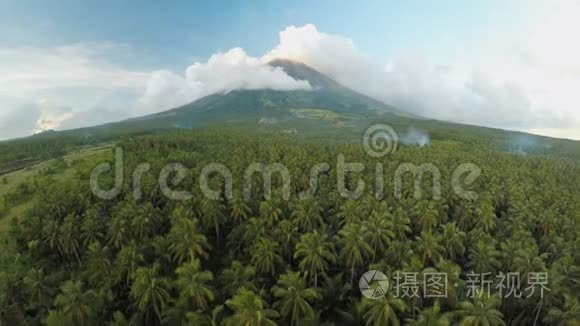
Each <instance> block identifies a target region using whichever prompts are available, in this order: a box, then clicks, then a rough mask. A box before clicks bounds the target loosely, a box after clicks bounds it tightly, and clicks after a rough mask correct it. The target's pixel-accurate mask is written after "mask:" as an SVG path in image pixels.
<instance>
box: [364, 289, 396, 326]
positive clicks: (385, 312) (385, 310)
mask: <svg viewBox="0 0 580 326" xmlns="http://www.w3.org/2000/svg"><path fill="white" fill-rule="evenodd" d="M361 309H362V311H363V312H364V315H363V320H364V322H365V325H368V326H382V325H399V323H400V322H399V316H397V314H399V315H401V314H403V313H405V312H406V311H407V309H408V307H407V304H406V303H405V301H403V300H402V299H398V298H395V297H393V294H392V293H391V292H387V293H386V295H385V296H384V297H382V298H377V299H367V298H363V300H362V302H361Z"/></svg>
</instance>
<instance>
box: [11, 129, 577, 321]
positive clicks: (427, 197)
mask: <svg viewBox="0 0 580 326" xmlns="http://www.w3.org/2000/svg"><path fill="white" fill-rule="evenodd" d="M418 126H419V127H420V126H421V125H418ZM278 128H279V126H276V128H274V127H272V128H271V129H270V128H269V127H261V128H260V129H256V128H254V129H255V130H254V131H253V132H250V131H248V130H246V129H243V128H241V129H240V130H239V131H224V130H215V129H214V130H200V131H179V132H169V133H163V134H156V135H149V136H140V137H130V138H125V139H123V140H122V141H120V142H119V143H118V144H117V147H118V148H122V150H123V161H124V179H123V188H122V191H121V192H120V194H119V195H118V196H116V197H114V198H113V199H110V200H105V199H100V198H98V197H97V196H95V195H94V194H93V192H92V191H91V189H90V185H89V179H90V174H91V171H92V169H93V168H94V167H95V166H96V165H97V164H99V163H101V162H103V161H104V160H108V161H109V162H111V163H113V162H112V158H113V153H114V150H108V151H109V154H108V159H105V158H104V157H102V156H96V157H95V158H94V159H93V160H92V162H91V164H83V165H80V166H79V168H78V169H77V170H76V172H75V176H74V178H58V177H56V176H55V175H52V176H51V175H49V174H48V173H46V172H44V173H41V175H40V176H38V177H35V178H34V181H29V182H24V183H22V184H23V185H25V186H22V189H24V188H26V187H32V188H29V189H33V190H32V192H28V193H29V195H27V196H28V197H26V200H27V201H30V203H31V204H30V206H29V207H27V209H26V210H25V212H23V213H21V214H18V215H17V216H16V217H14V218H13V219H12V221H11V227H10V232H9V234H5V235H4V237H6V238H5V239H8V240H7V241H6V243H7V244H6V246H10V247H9V248H10V252H11V255H10V256H9V257H3V259H2V265H3V266H2V268H1V272H0V322H1V324H7V325H24V324H42V323H45V324H47V325H104V324H111V325H128V324H130V323H132V324H135V325H142V324H148V325H161V324H163V325H185V324H189V325H275V324H279V325H298V324H299V325H317V324H327V325H345V324H348V325H360V324H367V325H396V324H412V325H426V324H429V325H431V324H434V325H449V324H455V323H460V324H462V325H505V324H513V325H532V324H534V323H535V324H547V325H565V324H572V325H574V324H578V323H579V322H580V306H579V303H578V293H580V269H579V268H578V266H580V237H579V234H580V228H579V227H578V223H579V222H580V213H579V212H580V187H579V186H578V185H579V184H580V162H579V161H578V160H575V159H574V155H578V152H577V151H576V150H577V147H574V146H576V145H573V144H574V143H573V142H570V143H567V142H564V141H562V142H554V143H552V144H553V145H552V147H550V151H556V150H559V149H562V148H567V149H569V150H568V151H563V152H564V153H565V155H562V156H563V157H557V156H547V155H544V153H539V154H537V153H536V154H535V153H534V152H530V153H528V154H527V155H520V154H513V153H510V152H509V151H507V150H506V151H504V150H503V149H502V148H501V146H500V145H501V144H502V142H501V141H499V140H498V139H501V138H497V139H496V138H494V137H488V138H482V137H481V136H484V135H487V134H486V133H491V131H490V130H489V129H484V128H481V129H476V131H475V132H473V129H470V130H472V132H471V133H470V134H468V135H462V134H461V131H462V129H461V128H464V127H461V126H457V127H456V129H451V130H448V129H443V128H442V129H431V130H430V137H431V141H430V143H429V145H427V146H424V147H419V146H414V145H406V144H400V146H399V149H398V150H397V151H396V152H395V153H392V154H390V155H388V156H386V157H383V158H373V157H371V156H369V155H367V153H366V152H365V150H364V149H363V146H361V144H360V135H361V134H360V133H358V132H352V130H351V131H349V130H350V129H344V128H339V127H337V128H333V129H330V131H328V132H327V133H325V134H322V133H316V132H315V131H313V130H312V129H301V130H300V133H299V134H297V135H289V134H288V135H285V134H281V133H280V132H279V131H276V132H274V130H279V129H278ZM465 128H468V127H465ZM248 129H249V128H248ZM477 132H481V135H479V134H478V133H477ZM339 136H340V137H339ZM571 144H572V145H571ZM566 146H569V147H566ZM542 150H544V148H543V147H542ZM339 154H340V155H344V159H345V161H346V162H358V163H362V164H364V166H365V170H364V171H363V172H356V173H355V172H350V173H348V175H347V179H346V180H347V186H348V188H349V189H354V188H355V187H356V185H357V181H358V180H359V179H360V180H364V181H365V184H366V185H367V186H366V190H365V192H364V193H363V194H362V196H360V197H359V198H356V199H347V198H345V197H344V196H342V195H341V193H340V192H339V190H338V189H337V182H338V180H337V173H336V172H337V161H338V156H339ZM258 162H259V163H264V164H269V163H282V164H284V166H286V167H287V169H288V171H289V175H290V179H291V182H290V197H289V199H288V200H285V199H284V193H283V188H282V187H281V185H282V177H281V175H280V174H278V173H274V174H273V176H272V178H273V191H272V195H271V197H269V198H268V196H267V194H266V193H265V192H264V189H263V187H262V181H263V176H261V175H260V174H259V173H258V174H256V175H255V176H254V178H253V179H252V189H253V191H252V193H251V196H250V198H247V199H245V197H244V196H243V194H242V190H243V186H242V185H243V178H244V171H245V169H246V168H247V167H248V166H250V165H251V164H252V163H258ZM324 162H325V163H328V164H329V170H328V171H327V172H324V173H321V174H320V175H319V177H318V180H317V181H318V183H317V191H316V193H315V194H314V196H313V197H312V198H309V199H301V197H299V193H301V192H303V191H305V190H307V189H309V187H310V186H311V183H310V179H309V175H310V169H311V168H312V167H313V166H315V165H316V164H318V163H324ZM467 162H469V163H473V164H475V165H476V166H478V167H479V168H480V169H481V175H480V176H479V178H478V179H477V180H476V182H474V183H473V184H471V185H464V186H465V187H466V189H468V190H469V191H473V192H475V193H476V194H477V198H472V199H464V198H461V197H460V196H458V195H457V193H456V192H455V191H454V190H453V188H452V184H451V175H452V173H453V171H454V170H455V169H456V168H457V166H458V165H459V164H461V163H467ZM143 163H148V164H150V167H151V169H150V170H149V171H148V172H145V173H144V174H143V178H142V180H141V182H140V185H141V186H140V188H139V189H141V196H140V198H138V199H135V198H134V190H135V188H134V182H133V178H132V176H133V173H134V171H136V170H137V168H138V166H139V165H140V164H143ZM169 163H180V164H183V165H184V166H185V167H186V168H187V171H188V173H187V176H186V177H185V178H184V179H183V180H182V181H181V182H180V183H179V184H172V186H171V189H172V190H174V191H177V190H180V191H188V192H190V193H191V194H192V196H191V198H188V199H186V200H170V199H168V198H167V196H165V195H164V194H163V192H162V189H161V188H160V186H159V176H160V174H161V170H162V169H163V168H164V167H165V166H166V165H167V164H169ZM210 163H222V164H224V165H225V166H227V168H229V169H230V170H231V172H232V176H233V197H232V198H227V197H228V196H227V193H228V192H227V189H228V188H227V187H226V185H225V182H224V178H223V177H222V176H220V175H219V174H215V173H214V174H211V175H210V176H209V181H208V182H209V186H210V188H211V189H213V190H217V191H218V198H217V199H210V198H208V197H207V196H205V195H204V194H203V193H202V192H201V190H200V176H201V175H202V171H203V169H204V167H205V166H206V165H207V164H210ZM376 163H382V165H383V172H382V176H383V181H384V188H383V191H381V192H379V193H377V192H376V191H375V188H374V185H375V182H376V179H375V176H376V172H375V166H376ZM401 163H414V164H416V165H421V164H423V163H431V164H433V165H434V166H436V167H437V168H438V169H439V171H440V172H441V176H442V177H441V198H440V199H437V198H436V197H437V196H436V194H435V193H434V192H433V191H431V190H430V189H431V188H432V181H431V179H430V177H429V174H426V175H425V176H424V178H423V179H422V181H421V183H420V184H421V185H422V187H423V189H424V192H423V196H422V198H420V199H417V198H416V197H415V192H414V188H413V185H414V183H413V178H412V177H411V176H407V177H406V178H405V179H404V182H403V191H402V197H401V198H397V197H396V196H395V195H394V194H393V189H394V186H395V179H394V176H395V175H396V172H395V171H396V169H397V168H398V167H399V166H400V164H401ZM56 175H58V174H56ZM170 180H171V179H170ZM100 184H101V185H102V186H103V187H105V185H112V184H113V177H112V174H110V173H109V174H106V176H105V175H104V176H103V177H102V180H100ZM18 191H20V190H18V189H12V190H11V191H10V192H9V193H8V194H5V195H4V196H5V197H6V196H7V195H8V196H12V197H11V198H14V199H16V200H18V197H19V196H20V195H22V196H24V194H23V193H19V192H18ZM6 251H7V252H8V250H6ZM371 269H374V270H378V271H381V272H383V273H384V274H386V275H387V276H388V277H389V278H392V277H394V276H396V275H398V274H400V273H417V274H416V275H417V280H422V277H423V275H424V274H426V273H430V272H435V271H437V272H443V273H446V275H448V278H449V283H448V284H447V286H448V288H447V292H448V295H447V297H445V298H425V297H423V296H420V297H401V296H397V295H396V293H395V292H394V289H390V290H389V291H388V292H387V293H386V295H385V296H383V297H381V298H379V299H368V298H366V297H364V296H362V295H361V292H360V290H359V278H360V277H361V276H362V275H363V273H364V272H366V271H367V270H371ZM470 272H474V273H490V274H489V275H493V276H496V275H498V274H499V273H500V272H503V273H507V272H514V273H518V275H521V285H520V289H522V291H523V290H524V289H526V288H528V287H529V286H530V285H533V281H534V280H533V279H531V278H529V277H528V276H529V275H530V274H529V273H531V272H539V273H541V272H546V273H547V275H548V277H549V282H548V284H547V286H548V288H549V290H546V291H544V293H543V295H542V296H541V295H540V291H538V290H537V291H536V292H534V293H533V294H531V295H528V294H529V293H528V292H525V293H526V295H523V296H521V297H514V296H511V297H505V296H503V297H502V296H501V295H500V294H499V293H498V292H497V290H492V291H491V294H490V295H485V294H483V295H481V296H475V297H470V296H469V295H468V292H469V283H468V282H467V274H468V273H470ZM493 279H494V282H495V283H494V284H493V285H494V286H495V285H497V280H498V279H497V278H493ZM422 284H423V283H421V282H419V285H420V286H422ZM420 290H423V289H420Z"/></svg>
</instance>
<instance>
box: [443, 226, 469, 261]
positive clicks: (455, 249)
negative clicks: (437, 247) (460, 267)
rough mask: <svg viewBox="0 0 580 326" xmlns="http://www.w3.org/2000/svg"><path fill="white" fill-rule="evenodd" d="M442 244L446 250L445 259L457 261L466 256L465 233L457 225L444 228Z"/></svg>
mask: <svg viewBox="0 0 580 326" xmlns="http://www.w3.org/2000/svg"><path fill="white" fill-rule="evenodd" d="M442 230H443V236H442V242H443V247H444V248H445V257H446V258H448V259H451V260H452V261H455V260H456V259H458V258H460V257H463V255H464V254H465V246H464V245H463V243H464V242H465V232H463V231H460V230H459V229H458V228H457V226H456V225H455V223H447V224H445V225H443V226H442Z"/></svg>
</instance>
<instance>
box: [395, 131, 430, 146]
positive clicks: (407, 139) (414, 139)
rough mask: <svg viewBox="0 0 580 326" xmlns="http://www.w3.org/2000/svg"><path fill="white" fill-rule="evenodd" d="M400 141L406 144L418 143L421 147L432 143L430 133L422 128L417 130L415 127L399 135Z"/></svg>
mask: <svg viewBox="0 0 580 326" xmlns="http://www.w3.org/2000/svg"><path fill="white" fill-rule="evenodd" d="M399 141H400V142H401V143H403V144H405V145H416V146H419V147H423V146H428V145H429V144H430V143H431V137H429V134H428V133H426V132H425V131H422V130H417V129H415V128H413V127H411V128H409V129H407V131H406V132H405V133H404V134H403V135H401V136H400V137H399Z"/></svg>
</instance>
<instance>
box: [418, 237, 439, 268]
mask: <svg viewBox="0 0 580 326" xmlns="http://www.w3.org/2000/svg"><path fill="white" fill-rule="evenodd" d="M415 241H416V245H417V253H418V254H420V255H421V258H422V261H423V264H424V265H426V264H427V263H431V264H433V265H435V264H436V263H437V262H439V260H440V259H441V258H442V256H443V252H444V251H445V248H443V246H442V245H440V244H439V241H440V240H439V238H438V237H437V236H436V235H435V234H433V233H431V232H427V233H421V236H420V237H417V238H415Z"/></svg>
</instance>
